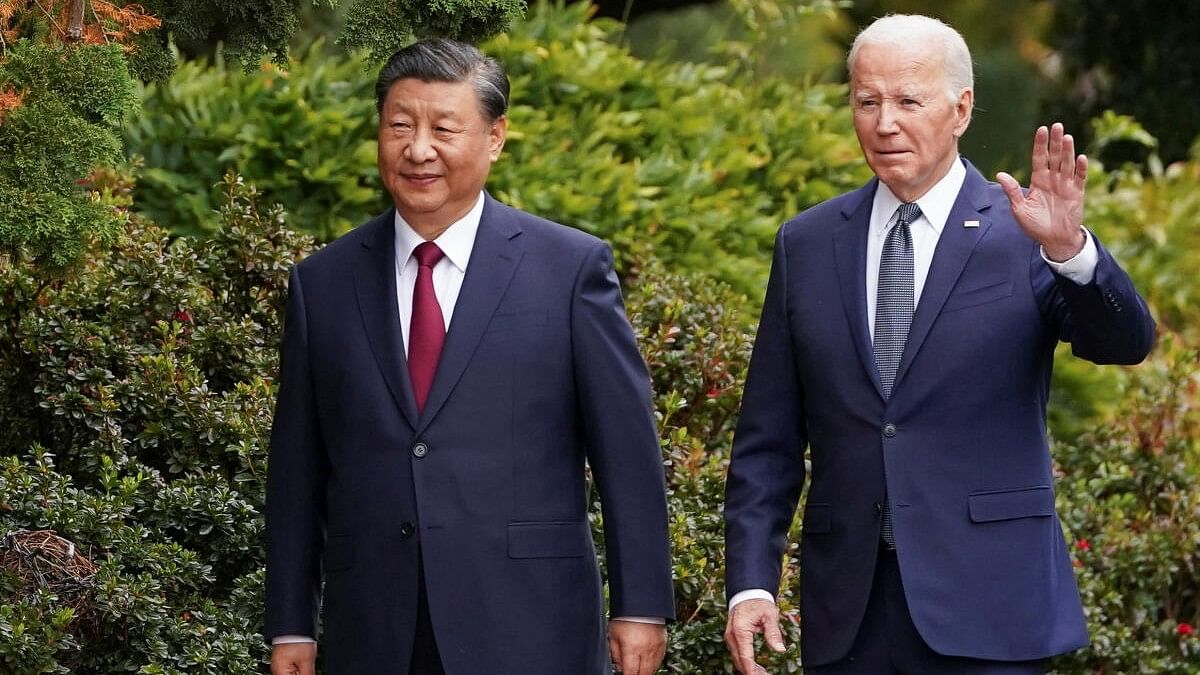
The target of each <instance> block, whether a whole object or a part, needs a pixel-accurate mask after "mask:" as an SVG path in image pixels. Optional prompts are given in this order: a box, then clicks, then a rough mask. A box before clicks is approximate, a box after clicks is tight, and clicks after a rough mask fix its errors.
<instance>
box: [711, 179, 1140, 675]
mask: <svg viewBox="0 0 1200 675" xmlns="http://www.w3.org/2000/svg"><path fill="white" fill-rule="evenodd" d="M876 185H877V181H876V180H872V181H871V182H870V183H868V184H867V185H866V186H864V187H863V188H861V189H859V190H857V191H855V192H852V193H849V194H846V195H843V196H841V197H838V198H836V199H833V200H831V201H828V202H825V203H823V204H820V205H818V206H815V207H813V208H811V209H809V210H807V211H805V212H804V213H802V214H800V215H799V216H797V217H796V218H794V219H793V220H791V221H789V222H788V223H786V224H785V225H784V226H783V227H782V229H781V230H780V232H779V236H778V239H777V240H776V245H775V257H774V262H773V264H772V268H771V276H770V281H769V283H768V286H767V294H766V301H765V305H764V307H763V313H762V320H761V324H760V326H759V332H758V337H757V339H756V342H755V347H754V354H753V357H752V360H751V364H750V372H749V377H748V380H747V383H746V390H745V396H744V398H743V402H742V412H741V417H740V419H739V423H738V427H737V432H736V436H735V440H734V448H733V460H732V463H731V466H730V469H729V481H728V486H727V502H726V511H725V517H726V543H727V557H728V560H727V578H726V581H727V591H728V593H729V594H730V596H732V595H733V594H734V593H737V592H738V591H741V590H745V589H748V588H762V589H767V590H769V591H772V592H775V591H776V589H777V588H778V585H779V578H780V567H781V558H782V555H783V553H784V543H785V536H786V531H787V529H788V525H789V524H790V523H791V520H792V516H793V514H794V512H795V509H796V504H797V500H798V499H799V496H800V490H801V487H802V485H803V483H804V478H805V473H806V471H805V462H804V451H805V448H806V447H808V448H810V449H811V462H812V464H811V471H810V472H809V473H810V474H811V481H812V482H811V486H810V489H809V494H808V498H807V502H806V505H805V509H804V516H803V535H802V542H801V556H800V574H801V577H802V578H801V605H800V611H801V617H802V626H801V630H802V651H803V657H804V662H805V663H806V664H811V665H821V664H825V663H829V662H832V661H835V660H838V659H840V658H842V657H843V656H844V655H845V654H846V653H847V652H848V650H849V649H850V647H851V644H852V642H853V640H854V637H855V634H856V632H857V630H858V626H859V623H860V621H861V619H862V617H863V613H864V610H865V608H866V604H867V597H868V594H869V592H870V587H871V580H872V574H873V571H874V566H875V561H876V551H877V546H878V545H879V505H880V503H881V502H882V501H883V499H884V496H885V494H886V495H888V496H889V497H890V500H891V503H892V508H893V514H894V515H893V519H894V526H895V537H896V554H897V557H898V561H899V565H900V570H901V575H902V579H903V582H904V589H905V594H906V597H907V599H908V602H909V606H910V610H911V613H912V618H913V621H914V623H915V624H916V626H917V628H918V630H919V631H920V633H921V635H922V637H923V638H924V639H925V641H926V642H927V643H928V644H929V645H930V646H931V647H932V648H933V649H934V650H936V651H938V652H940V653H943V654H948V655H958V656H968V657H974V658H985V659H995V660H1029V659H1039V658H1043V657H1047V656H1050V655H1052V654H1057V653H1061V652H1064V651H1068V650H1071V649H1075V648H1078V647H1080V646H1083V645H1085V644H1086V643H1087V639H1088V638H1087V628H1086V625H1085V622H1084V616H1083V611H1082V608H1081V606H1080V600H1079V593H1078V590H1077V589H1076V585H1075V578H1074V575H1073V573H1072V567H1071V560H1070V557H1069V555H1068V552H1067V548H1066V546H1065V544H1064V540H1063V533H1062V527H1061V525H1060V524H1059V520H1058V516H1057V514H1056V513H1055V506H1054V485H1053V478H1052V471H1051V460H1050V455H1049V450H1048V442H1047V435H1046V402H1047V398H1048V397H1049V389H1050V372H1051V366H1052V360H1053V355H1054V349H1055V345H1056V344H1057V343H1058V342H1059V341H1060V340H1063V341H1066V342H1069V343H1070V344H1071V347H1072V351H1073V352H1074V353H1075V354H1076V355H1077V356H1080V357H1082V358H1085V359H1088V360H1090V361H1094V362H1096V363H1125V364H1132V363H1137V362H1139V361H1141V360H1142V359H1143V358H1145V356H1146V354H1147V353H1148V352H1149V350H1150V347H1151V344H1152V343H1153V339H1154V322H1153V320H1152V319H1151V317H1150V314H1149V311H1148V310H1147V308H1146V305H1145V303H1144V302H1143V300H1142V299H1141V298H1140V297H1139V296H1138V294H1137V292H1136V291H1135V290H1134V288H1133V285H1132V284H1131V283H1130V280H1129V278H1128V277H1127V276H1126V274H1125V273H1124V272H1123V271H1122V270H1121V269H1120V267H1118V265H1117V263H1116V262H1114V261H1113V259H1112V257H1111V256H1110V255H1109V254H1108V252H1107V251H1106V250H1104V248H1103V247H1099V245H1098V248H1099V258H1100V260H1099V265H1098V266H1097V268H1096V272H1095V279H1094V280H1093V281H1092V283H1090V284H1088V285H1086V286H1080V285H1078V284H1075V283H1074V282H1072V281H1070V280H1068V279H1065V278H1062V277H1059V276H1057V275H1055V274H1054V273H1053V272H1052V271H1051V269H1050V267H1049V266H1048V265H1047V264H1046V263H1045V261H1044V260H1042V258H1041V255H1040V251H1039V247H1038V245H1037V244H1036V243H1035V242H1034V241H1032V240H1031V239H1029V238H1028V237H1027V236H1026V235H1025V234H1024V233H1023V232H1022V231H1021V229H1020V227H1019V226H1018V225H1017V223H1016V221H1015V220H1014V219H1013V216H1012V212H1011V209H1010V208H1009V205H1008V200H1007V198H1006V197H1005V196H1004V193H1003V191H1002V190H1001V189H1000V187H999V186H998V185H996V184H994V183H989V182H988V181H986V180H985V179H984V178H983V176H981V175H980V174H979V172H978V171H976V170H975V169H974V168H973V167H971V166H970V164H967V177H966V179H965V182H964V184H963V186H962V189H961V191H960V193H959V195H958V199H957V201H956V202H955V204H954V207H953V209H952V211H951V212H950V216H949V219H948V220H947V222H946V226H945V228H944V229H943V230H942V234H941V237H940V239H939V241H938V244H937V248H936V250H935V254H934V257H933V262H932V266H931V268H930V270H929V275H928V277H927V279H926V282H925V287H924V290H923V292H922V295H921V297H920V299H919V301H918V304H917V308H916V312H915V314H914V316H913V323H912V327H911V329H910V332H909V336H908V342H907V345H906V347H905V351H904V355H903V357H902V360H901V363H900V367H899V370H898V372H897V376H896V383H895V388H894V391H893V393H892V396H891V398H890V399H889V400H884V398H883V396H882V394H881V392H880V387H879V377H878V373H877V370H876V367H875V362H874V356H873V353H872V347H871V336H870V332H869V330H868V323H867V315H866V281H865V276H866V273H865V265H866V249H867V231H868V223H869V220H870V213H871V205H872V199H873V196H874V192H875V188H876ZM965 221H978V226H977V227H964V222H965Z"/></svg>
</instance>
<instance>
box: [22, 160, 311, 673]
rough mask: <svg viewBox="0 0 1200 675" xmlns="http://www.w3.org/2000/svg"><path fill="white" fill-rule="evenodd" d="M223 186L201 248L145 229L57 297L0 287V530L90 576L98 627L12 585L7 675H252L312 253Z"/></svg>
mask: <svg viewBox="0 0 1200 675" xmlns="http://www.w3.org/2000/svg"><path fill="white" fill-rule="evenodd" d="M226 188H227V199H228V204H227V206H226V208H225V209H224V213H223V221H224V223H225V228H224V229H222V230H221V231H220V232H219V233H217V234H216V235H215V236H214V237H213V238H212V239H211V240H209V241H206V242H203V243H200V244H194V243H191V242H188V241H186V240H177V241H172V239H171V238H170V237H169V236H168V235H167V233H166V232H164V231H162V230H160V229H157V228H154V227H152V226H145V225H142V224H140V223H139V222H136V221H135V222H132V223H130V224H129V225H128V227H127V228H126V230H125V232H124V233H123V234H122V236H120V237H119V238H118V240H117V242H116V243H115V245H114V246H113V247H112V248H111V249H108V250H104V249H100V248H96V249H93V251H92V253H93V256H92V257H90V258H89V260H88V262H87V264H86V265H85V266H84V267H82V268H81V269H79V270H78V271H77V273H76V274H74V275H73V276H70V277H68V278H66V279H65V280H62V281H60V282H57V283H53V284H50V285H48V286H45V287H43V284H42V283H41V282H39V280H38V277H37V273H36V270H35V269H34V268H32V267H31V266H27V265H12V266H10V267H9V268H7V269H5V270H4V271H3V273H2V274H0V297H3V298H4V303H3V305H2V309H0V366H2V368H3V372H4V377H3V378H0V427H2V428H4V429H5V430H6V432H7V433H6V434H5V435H4V436H3V437H2V438H0V452H2V454H3V455H6V456H4V457H3V458H2V459H0V530H3V531H5V532H10V531H13V530H18V529H52V530H54V531H56V532H57V533H58V534H60V535H61V536H63V537H65V538H67V539H68V540H70V541H72V542H75V543H76V545H77V547H78V550H79V551H80V552H81V553H83V554H84V555H85V556H86V557H88V558H90V559H91V560H92V561H94V562H95V564H96V565H97V567H98V570H97V572H96V574H95V576H94V578H92V579H90V580H86V582H87V583H86V584H85V586H86V587H87V589H88V590H87V599H86V600H87V601H86V606H87V607H88V608H89V609H88V614H90V616H88V617H86V618H87V619H88V620H86V621H85V620H83V619H84V618H85V617H83V616H79V615H77V614H76V613H75V612H73V611H71V610H69V609H64V605H66V604H67V603H66V602H65V600H66V599H65V598H58V597H55V596H54V595H53V594H49V593H47V592H45V591H44V590H38V589H36V588H30V587H29V586H28V585H24V586H22V585H21V584H20V583H19V582H20V579H19V577H18V576H17V575H15V574H14V573H13V571H12V569H11V568H6V571H5V572H4V573H2V574H0V593H3V597H4V600H3V603H0V604H2V605H3V610H0V664H2V665H0V671H3V672H12V673H38V672H60V673H114V672H129V671H139V669H141V670H140V671H139V672H143V673H185V672H186V673H211V674H213V675H217V674H222V675H224V674H228V673H252V672H259V671H260V664H261V663H262V660H263V658H264V657H265V654H266V648H265V645H264V644H263V643H262V638H261V636H260V635H259V634H258V632H259V630H260V626H261V621H262V617H261V611H262V601H261V597H260V596H261V592H262V583H263V578H262V569H261V568H262V558H263V552H262V534H263V533H262V529H263V521H262V517H261V515H260V514H261V511H262V503H263V486H264V484H265V460H266V447H265V444H266V439H267V438H268V426H269V422H270V414H271V409H272V406H273V402H274V387H273V384H272V383H271V381H270V379H269V378H270V376H271V373H273V372H274V369H275V353H274V350H275V347H276V344H277V338H278V332H279V322H278V313H279V311H280V309H281V307H282V302H283V296H284V293H285V292H286V281H287V273H288V270H289V269H290V267H291V264H292V263H293V261H294V260H295V259H296V258H297V257H299V256H300V255H302V254H303V253H304V252H306V251H307V250H308V243H307V240H306V239H304V238H303V237H298V236H296V235H294V234H292V233H290V232H288V231H287V230H284V229H283V228H282V224H283V221H282V215H281V214H280V213H279V212H278V211H269V212H262V211H259V210H258V209H257V207H256V206H255V204H254V202H253V201H252V197H253V193H252V192H251V191H249V190H248V189H247V188H245V186H243V185H241V184H240V183H239V182H237V181H234V180H232V179H231V180H228V181H227V182H226ZM113 192H118V193H119V192H120V189H115V190H113ZM39 288H40V289H41V290H40V292H39V291H38V289H39ZM72 604H73V605H74V604H78V603H77V599H73V603H72Z"/></svg>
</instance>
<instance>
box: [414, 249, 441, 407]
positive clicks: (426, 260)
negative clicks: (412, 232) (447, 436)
mask: <svg viewBox="0 0 1200 675" xmlns="http://www.w3.org/2000/svg"><path fill="white" fill-rule="evenodd" d="M443 255H445V254H444V253H442V249H440V248H438V247H437V244H435V243H433V242H432V241H427V242H424V243H422V244H421V245H420V246H417V248H416V250H414V251H413V257H414V258H416V259H417V283H416V286H414V287H413V303H412V321H411V322H410V323H409V329H408V375H409V377H410V378H412V386H413V394H414V395H415V396H416V398H417V412H418V413H419V412H421V411H423V410H424V409H425V400H426V399H427V398H429V388H430V387H431V386H433V375H434V373H436V372H437V364H438V358H439V357H440V356H441V355H442V343H443V342H445V341H446V322H445V321H444V320H443V319H442V307H441V305H439V304H438V301H437V296H436V295H434V293H433V266H434V265H436V264H437V262H438V261H439V260H441V259H442V256H443Z"/></svg>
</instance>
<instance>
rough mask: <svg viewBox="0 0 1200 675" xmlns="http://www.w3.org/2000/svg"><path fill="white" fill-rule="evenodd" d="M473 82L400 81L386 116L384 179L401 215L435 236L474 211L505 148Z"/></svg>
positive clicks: (498, 124) (499, 125)
mask: <svg viewBox="0 0 1200 675" xmlns="http://www.w3.org/2000/svg"><path fill="white" fill-rule="evenodd" d="M504 130H505V119H504V118H503V117H501V118H500V119H498V120H496V121H495V122H488V121H487V120H486V119H485V118H484V116H483V111H482V109H481V108H480V105H479V100H478V98H477V97H476V96H475V89H474V87H473V86H472V85H471V82H470V80H466V81H463V82H422V81H421V80H416V79H404V80H398V81H397V82H396V83H395V84H393V85H392V88H391V89H390V90H389V91H388V94H387V98H386V99H384V102H383V110H382V112H380V116H379V175H380V176H382V177H383V184H384V186H386V187H387V190H388V192H389V193H391V195H392V201H393V202H395V204H396V210H397V211H398V212H399V213H400V215H401V216H402V217H403V218H404V220H405V221H407V222H408V224H409V225H411V226H412V227H413V229H414V230H416V231H417V233H418V234H421V235H422V236H424V237H426V238H427V239H432V238H434V237H436V236H437V235H439V234H441V233H442V232H443V231H444V230H445V229H446V228H447V227H449V226H450V225H451V224H452V223H454V222H455V221H456V220H458V219H459V218H461V217H463V216H464V215H466V214H467V212H468V211H470V210H471V207H472V206H474V205H475V200H476V199H478V197H479V191H480V190H482V189H483V184H484V181H486V180H487V175H488V171H489V169H491V166H492V162H494V161H496V159H497V158H499V157H500V149H501V148H503V147H504Z"/></svg>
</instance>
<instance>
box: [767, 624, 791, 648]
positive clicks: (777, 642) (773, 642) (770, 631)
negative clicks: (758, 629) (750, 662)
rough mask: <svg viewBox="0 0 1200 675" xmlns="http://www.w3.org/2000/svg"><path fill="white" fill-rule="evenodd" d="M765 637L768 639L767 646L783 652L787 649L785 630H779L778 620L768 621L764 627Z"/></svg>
mask: <svg viewBox="0 0 1200 675" xmlns="http://www.w3.org/2000/svg"><path fill="white" fill-rule="evenodd" d="M763 637H764V638H766V640H767V646H769V647H770V648H771V649H773V650H775V651H776V652H782V651H783V650H784V649H786V648H787V647H786V645H784V643H783V631H781V630H779V622H778V621H768V622H767V625H766V626H764V627H763Z"/></svg>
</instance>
